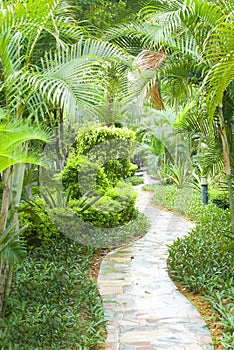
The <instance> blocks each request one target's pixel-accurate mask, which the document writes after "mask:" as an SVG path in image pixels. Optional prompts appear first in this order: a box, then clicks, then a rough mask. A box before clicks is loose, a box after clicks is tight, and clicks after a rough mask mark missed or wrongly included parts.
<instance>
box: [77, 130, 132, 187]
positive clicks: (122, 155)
mask: <svg viewBox="0 0 234 350" xmlns="http://www.w3.org/2000/svg"><path fill="white" fill-rule="evenodd" d="M135 141H136V136H135V133H134V132H133V131H132V130H129V129H126V128H114V127H110V128H107V127H98V128H92V129H88V130H86V131H84V132H83V133H82V134H81V135H79V136H78V137H77V139H76V142H75V144H74V145H73V152H72V154H73V156H74V155H75V156H76V155H81V156H84V155H85V156H87V157H88V159H89V160H90V161H91V162H92V163H95V164H98V165H99V166H100V167H101V168H102V169H103V170H104V172H105V173H106V175H107V178H108V180H109V181H110V184H111V185H112V186H115V185H116V183H117V182H118V180H120V179H123V178H125V177H128V176H132V175H134V173H135V172H136V170H137V166H136V165H134V164H132V163H131V162H130V158H131V155H132V150H133V147H134V144H135Z"/></svg>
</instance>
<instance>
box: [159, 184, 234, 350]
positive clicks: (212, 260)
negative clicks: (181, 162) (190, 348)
mask: <svg viewBox="0 0 234 350" xmlns="http://www.w3.org/2000/svg"><path fill="white" fill-rule="evenodd" d="M153 190H154V191H155V194H154V197H153V201H154V202H155V203H159V204H163V205H165V206H166V207H167V208H169V209H172V210H175V211H176V212H178V213H180V214H183V215H186V216H187V217H190V218H193V219H195V220H196V221H197V225H196V228H195V229H193V230H192V232H191V233H189V234H188V235H187V236H186V237H185V238H183V239H181V238H178V239H177V240H176V241H175V242H174V243H173V244H172V245H171V246H169V259H168V264H169V267H170V274H171V276H172V277H173V278H175V279H176V280H178V281H179V282H181V283H182V284H183V285H185V286H186V287H187V288H188V289H189V290H191V291H192V292H194V293H200V294H202V295H203V296H204V297H205V298H207V299H208V300H209V301H210V302H211V303H212V305H213V308H214V310H215V312H216V313H218V314H219V318H220V323H221V325H222V327H223V330H224V332H223V337H222V340H221V343H222V345H223V346H224V349H231V348H233V345H234V339H233V328H234V319H233V311H234V310H233V302H232V300H233V296H234V289H233V282H234V256H233V248H234V246H233V240H232V238H231V223H230V212H229V211H228V210H223V209H221V208H218V207H217V206H216V205H215V204H212V203H210V204H208V205H202V204H201V195H200V194H199V193H197V192H193V191H191V189H189V188H183V189H181V190H180V189H178V188H177V187H175V186H160V185H157V186H154V187H153Z"/></svg>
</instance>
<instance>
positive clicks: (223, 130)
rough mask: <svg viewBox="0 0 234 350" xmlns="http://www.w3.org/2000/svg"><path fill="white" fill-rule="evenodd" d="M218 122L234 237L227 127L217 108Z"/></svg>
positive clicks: (233, 204) (220, 108) (233, 197)
mask: <svg viewBox="0 0 234 350" xmlns="http://www.w3.org/2000/svg"><path fill="white" fill-rule="evenodd" d="M219 121H220V126H221V139H222V145H223V156H224V164H225V173H226V180H227V186H228V198H229V206H230V213H231V223H232V235H233V237H234V196H233V188H232V172H231V157H230V149H229V144H228V138H227V127H226V124H225V121H224V117H223V111H222V107H219Z"/></svg>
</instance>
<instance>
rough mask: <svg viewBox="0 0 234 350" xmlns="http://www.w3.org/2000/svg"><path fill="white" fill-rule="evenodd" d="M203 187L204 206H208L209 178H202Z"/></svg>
mask: <svg viewBox="0 0 234 350" xmlns="http://www.w3.org/2000/svg"><path fill="white" fill-rule="evenodd" d="M201 187H202V204H208V182H207V176H202V177H201Z"/></svg>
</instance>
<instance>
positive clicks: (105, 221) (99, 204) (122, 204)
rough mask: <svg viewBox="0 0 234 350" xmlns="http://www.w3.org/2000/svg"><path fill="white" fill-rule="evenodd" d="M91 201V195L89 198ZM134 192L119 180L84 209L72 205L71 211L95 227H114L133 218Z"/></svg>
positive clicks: (128, 185)
mask: <svg viewBox="0 0 234 350" xmlns="http://www.w3.org/2000/svg"><path fill="white" fill-rule="evenodd" d="M90 200H91V201H92V197H91V198H90ZM135 202H136V192H135V191H134V189H133V187H132V186H131V185H130V184H126V183H124V182H119V183H118V184H117V186H116V187H115V188H112V187H109V188H107V189H106V192H105V194H104V195H103V196H102V197H100V198H99V199H98V200H96V201H94V203H93V204H92V205H91V206H89V207H88V208H87V209H86V210H82V211H80V210H79V206H78V207H77V206H76V205H74V206H73V211H74V212H75V213H76V214H77V215H78V216H79V218H80V219H81V220H84V221H85V222H89V223H90V224H92V225H94V226H97V227H115V226H118V225H121V224H123V223H124V222H126V221H129V220H131V219H132V218H133V216H134V213H135V210H134V206H135Z"/></svg>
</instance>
